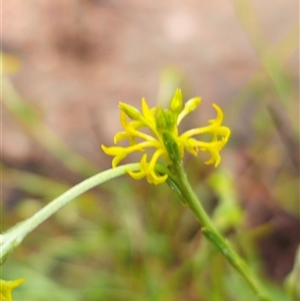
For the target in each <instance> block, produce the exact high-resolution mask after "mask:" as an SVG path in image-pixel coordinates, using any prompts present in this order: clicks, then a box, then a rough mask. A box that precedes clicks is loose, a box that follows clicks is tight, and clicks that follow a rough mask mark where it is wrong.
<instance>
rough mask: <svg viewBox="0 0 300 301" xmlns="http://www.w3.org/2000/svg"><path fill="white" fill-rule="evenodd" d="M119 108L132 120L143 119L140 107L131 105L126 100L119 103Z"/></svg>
mask: <svg viewBox="0 0 300 301" xmlns="http://www.w3.org/2000/svg"><path fill="white" fill-rule="evenodd" d="M119 108H120V109H121V110H122V111H123V112H124V113H125V114H126V115H127V116H128V117H129V118H131V119H132V120H140V119H141V116H142V115H141V113H140V111H139V110H138V109H136V108H135V107H133V106H130V105H128V104H126V103H124V102H120V103H119Z"/></svg>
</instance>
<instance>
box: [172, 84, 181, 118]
mask: <svg viewBox="0 0 300 301" xmlns="http://www.w3.org/2000/svg"><path fill="white" fill-rule="evenodd" d="M170 109H171V112H173V113H175V115H176V117H177V116H178V115H179V113H180V112H181V110H182V92H181V90H180V89H176V91H175V94H174V96H173V98H172V100H171V103H170Z"/></svg>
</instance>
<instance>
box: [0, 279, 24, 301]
mask: <svg viewBox="0 0 300 301" xmlns="http://www.w3.org/2000/svg"><path fill="white" fill-rule="evenodd" d="M24 281H25V279H24V278H21V279H17V280H13V281H5V280H2V279H0V301H12V294H11V293H12V290H13V289H14V288H16V287H17V286H19V285H20V284H22V283H23V282H24Z"/></svg>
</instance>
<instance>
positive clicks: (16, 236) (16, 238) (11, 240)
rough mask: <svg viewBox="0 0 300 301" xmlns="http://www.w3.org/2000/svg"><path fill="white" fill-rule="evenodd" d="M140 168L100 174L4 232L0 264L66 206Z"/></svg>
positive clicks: (122, 168)
mask: <svg viewBox="0 0 300 301" xmlns="http://www.w3.org/2000/svg"><path fill="white" fill-rule="evenodd" d="M139 168H140V164H139V163H134V164H127V165H122V166H119V167H116V168H114V169H109V170H106V171H104V172H101V173H98V174H96V175H94V176H92V177H90V178H88V179H86V180H84V181H82V182H81V183H79V184H77V185H75V186H74V187H72V188H71V189H69V190H67V191H66V192H65V193H63V194H62V195H60V196H59V197H58V198H56V199H54V200H53V201H52V202H50V203H49V204H47V205H46V206H45V207H44V208H42V209H41V210H40V211H38V212H37V213H36V214H34V215H33V216H31V217H30V218H28V219H26V220H25V221H23V222H21V223H19V224H17V225H16V226H14V227H13V228H11V229H9V230H7V231H6V232H4V233H3V234H2V235H0V263H1V264H2V263H3V262H4V260H5V258H6V256H7V255H8V254H9V253H10V252H11V251H12V250H13V249H15V248H16V247H17V246H18V245H19V244H20V243H21V242H22V241H23V239H24V238H25V236H26V235H27V234H28V233H30V232H31V231H32V230H34V229H35V228H36V227H38V226H39V225H40V224H41V223H42V222H44V221H45V220H46V219H48V218H49V217H50V216H51V215H53V214H54V213H55V212H56V211H58V210H59V209H60V208H62V207H63V206H64V205H66V204H67V203H69V202H70V201H72V200H73V199H75V198H76V197H78V196H79V195H81V194H83V193H84V192H86V191H87V190H89V189H91V188H93V187H95V186H97V185H99V184H102V183H104V182H106V181H108V180H111V179H113V178H116V177H119V176H121V175H123V174H125V173H126V170H127V169H130V170H132V171H136V170H139ZM159 168H160V170H161V171H163V169H164V168H163V167H162V166H161V167H159Z"/></svg>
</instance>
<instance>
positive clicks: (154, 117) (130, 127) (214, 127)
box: [101, 89, 230, 185]
mask: <svg viewBox="0 0 300 301" xmlns="http://www.w3.org/2000/svg"><path fill="white" fill-rule="evenodd" d="M200 102H201V98H199V97H195V98H192V99H190V100H189V101H188V102H187V103H186V104H185V105H184V106H183V102H182V93H181V90H180V89H177V90H176V92H175V94H174V96H173V98H172V100H171V103H170V106H169V108H167V109H162V108H161V107H158V108H152V109H150V108H149V107H148V104H147V102H146V100H145V99H142V112H140V111H139V110H137V109H136V108H134V107H132V106H130V105H128V104H125V103H122V102H120V104H119V108H120V109H121V116H120V120H121V125H122V127H123V129H124V131H123V132H120V133H117V134H116V135H115V137H114V143H115V144H117V143H118V142H119V141H120V140H128V142H129V146H126V147H123V146H112V147H106V146H104V145H102V146H101V147H102V149H103V151H104V152H105V153H106V154H107V155H110V156H113V157H114V158H113V161H112V166H113V168H114V167H116V166H117V165H118V164H119V163H120V162H121V161H122V160H123V159H124V158H126V157H127V156H128V155H129V154H131V153H133V152H136V151H139V152H143V153H144V154H143V155H142V158H141V160H140V170H139V171H137V172H133V171H130V170H128V173H129V174H130V176H131V177H133V178H134V179H141V178H143V177H146V179H147V181H148V182H149V183H153V184H156V185H157V184H160V183H163V182H165V181H166V179H167V178H168V176H167V175H159V174H157V173H156V172H155V164H156V163H157V161H158V160H159V158H160V157H162V158H163V159H164V160H165V161H166V162H167V164H169V165H172V164H173V163H174V162H179V161H181V160H182V158H183V156H184V151H188V152H189V153H191V154H193V155H194V156H197V154H198V152H199V151H207V152H209V153H210V156H211V158H210V159H209V160H207V161H206V162H205V163H206V164H214V165H215V166H218V164H219V163H220V161H221V157H220V154H219V152H220V150H221V149H222V148H223V147H224V145H225V144H226V143H227V141H228V138H229V136H230V130H229V128H227V127H225V126H222V121H223V112H222V110H221V109H220V108H219V107H218V106H217V105H215V104H214V105H213V107H214V108H215V110H216V112H217V117H216V118H215V119H212V120H209V125H208V126H205V127H199V128H195V129H192V130H189V131H187V132H185V133H183V134H181V135H180V134H179V133H178V125H179V124H180V122H181V121H182V119H183V118H184V117H185V116H186V115H188V114H189V113H191V112H193V111H194V110H195V109H196V108H197V107H198V106H199V105H200ZM128 117H129V118H130V119H131V121H128ZM141 129H148V132H149V130H150V133H146V132H142V131H141ZM200 134H210V135H211V141H210V142H204V141H199V140H197V139H195V138H193V137H194V136H196V135H200ZM146 148H153V149H154V153H153V155H152V158H151V159H150V161H148V160H147V154H146V153H145V149H146Z"/></svg>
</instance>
